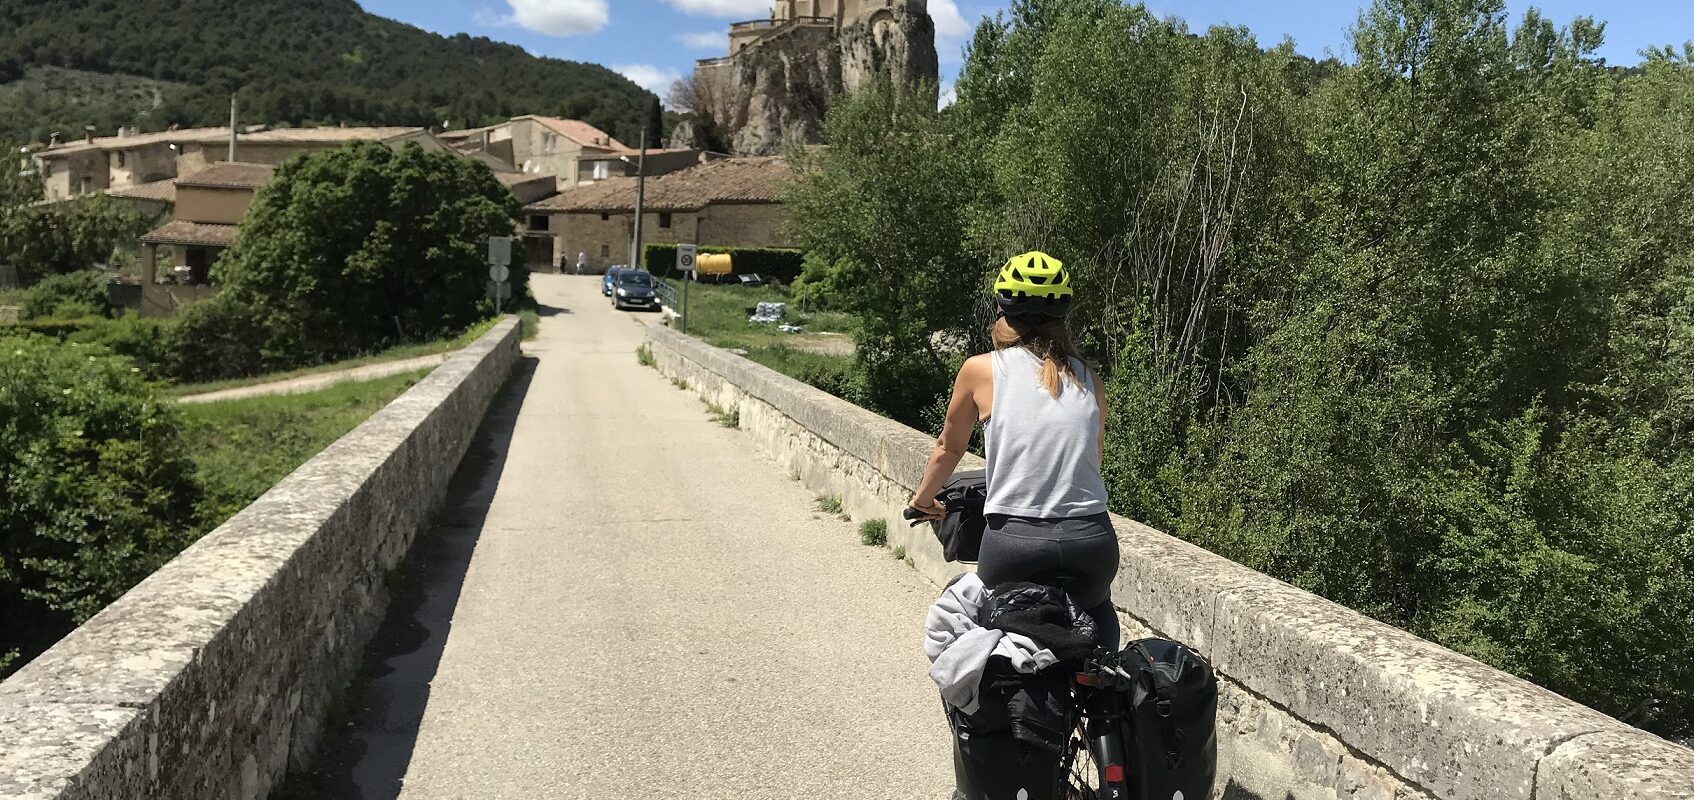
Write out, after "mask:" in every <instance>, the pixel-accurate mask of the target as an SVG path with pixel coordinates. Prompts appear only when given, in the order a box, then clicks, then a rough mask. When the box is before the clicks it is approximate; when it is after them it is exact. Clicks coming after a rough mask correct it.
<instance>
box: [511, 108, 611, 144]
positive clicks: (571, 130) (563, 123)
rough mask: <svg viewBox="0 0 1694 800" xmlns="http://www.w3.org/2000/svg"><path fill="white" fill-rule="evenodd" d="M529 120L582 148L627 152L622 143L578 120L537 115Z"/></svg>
mask: <svg viewBox="0 0 1694 800" xmlns="http://www.w3.org/2000/svg"><path fill="white" fill-rule="evenodd" d="M530 119H533V120H535V121H536V122H539V123H541V124H542V125H545V126H547V127H548V128H550V129H552V130H553V132H554V133H557V134H559V135H560V136H563V137H565V138H566V139H569V140H571V141H573V142H576V143H577V144H580V145H582V146H583V147H593V148H598V149H600V150H628V149H629V147H628V146H626V145H625V144H624V143H623V142H620V141H618V140H616V139H613V138H612V135H611V134H609V133H607V132H605V131H603V130H600V129H599V128H596V127H594V126H593V125H590V124H588V123H586V122H583V121H582V120H579V119H560V118H558V117H543V116H541V115H539V114H534V115H531V116H530Z"/></svg>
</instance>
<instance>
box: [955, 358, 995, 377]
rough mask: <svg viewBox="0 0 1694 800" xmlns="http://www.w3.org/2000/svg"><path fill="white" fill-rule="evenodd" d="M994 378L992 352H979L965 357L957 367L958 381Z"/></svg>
mask: <svg viewBox="0 0 1694 800" xmlns="http://www.w3.org/2000/svg"><path fill="white" fill-rule="evenodd" d="M993 379H994V354H993V353H981V354H979V355H974V356H971V357H970V358H967V359H965V363H964V365H962V366H960V367H959V382H961V383H972V384H974V383H979V382H982V381H990V380H993Z"/></svg>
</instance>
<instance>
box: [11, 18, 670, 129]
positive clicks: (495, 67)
mask: <svg viewBox="0 0 1694 800" xmlns="http://www.w3.org/2000/svg"><path fill="white" fill-rule="evenodd" d="M42 66H50V67H65V68H69V69H75V70H85V71H88V72H92V73H115V74H118V75H124V76H134V77H139V78H147V79H152V80H156V81H161V82H166V83H169V84H184V85H186V86H187V87H188V88H187V89H186V90H185V91H167V92H164V93H162V97H161V98H160V104H159V105H158V107H157V108H154V109H152V110H150V111H144V112H142V113H139V114H138V113H137V110H136V109H137V108H138V107H137V104H136V103H135V102H134V100H135V98H134V97H133V96H132V95H133V93H124V92H119V93H115V94H113V95H112V104H111V105H110V106H104V105H99V104H93V105H91V104H90V103H89V102H87V99H88V95H89V94H90V93H91V92H89V91H88V90H87V88H86V87H83V88H77V87H71V88H67V87H65V86H63V85H62V84H63V83H64V79H65V78H66V77H67V76H66V74H65V73H57V74H54V75H53V77H55V78H57V79H58V82H59V83H60V84H61V85H60V86H58V87H57V88H54V87H51V86H48V85H45V84H44V82H43V74H42V71H41V70H39V69H32V68H37V67H42ZM235 90H239V91H240V96H241V99H242V107H243V117H244V118H245V119H247V120H249V121H253V122H267V123H270V122H286V123H295V124H309V123H328V124H334V123H339V122H347V123H351V124H358V123H369V124H379V123H380V124H387V125H438V124H440V123H441V122H443V121H447V120H450V121H451V122H452V124H453V125H454V126H455V127H465V126H468V125H476V124H484V123H487V122H491V121H493V120H495V119H499V118H504V117H509V116H515V115H518V114H528V113H543V114H550V115H556V116H563V117H571V118H576V119H582V120H586V121H588V122H591V123H593V124H595V125H598V126H600V127H602V128H605V129H606V130H608V131H610V132H612V133H613V135H616V136H630V137H631V138H633V135H634V132H635V131H636V130H638V126H639V125H640V124H641V122H642V119H643V115H644V114H645V113H646V112H647V109H648V106H649V105H650V103H651V102H652V100H651V97H652V96H651V95H650V94H648V93H647V92H646V91H645V90H643V89H641V88H640V87H639V86H636V85H635V84H634V83H631V82H630V81H628V80H627V79H625V78H624V77H622V76H620V75H618V74H617V73H614V72H612V71H610V70H608V69H606V68H604V67H601V66H598V65H594V64H581V63H577V62H571V61H559V60H556V59H546V58H536V57H534V56H531V55H529V54H528V53H526V52H524V51H523V50H522V49H521V48H518V47H515V46H513V45H508V44H500V43H497V42H494V41H491V40H489V39H484V38H472V37H470V36H466V35H464V34H460V35H457V36H453V37H442V36H438V35H436V34H433V33H429V32H427V31H423V30H420V29H418V28H414V27H411V26H409V25H404V24H401V23H399V22H395V21H393V20H389V19H384V18H381V17H377V16H373V15H371V14H367V13H365V12H364V11H363V10H362V9H360V8H359V5H358V4H357V3H356V2H354V1H353V0H241V2H228V0H64V1H63V2H55V3H41V2H32V0H0V141H19V140H33V139H40V138H42V137H44V136H45V135H46V134H47V133H49V132H50V131H55V130H58V131H64V132H66V134H67V135H71V136H75V135H80V132H81V130H82V126H83V125H85V124H90V123H93V124H97V125H100V126H101V128H102V131H103V132H105V133H110V131H106V130H105V129H106V128H115V127H116V126H117V125H118V124H123V123H125V122H127V123H129V124H135V125H138V126H140V127H142V128H161V127H164V126H166V125H169V124H171V123H180V124H183V125H200V124H208V125H216V124H222V123H224V122H225V121H227V119H228V115H229V93H230V92H231V91H235ZM77 95H81V97H78V96H77Z"/></svg>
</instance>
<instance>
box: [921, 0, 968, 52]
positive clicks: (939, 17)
mask: <svg viewBox="0 0 1694 800" xmlns="http://www.w3.org/2000/svg"><path fill="white" fill-rule="evenodd" d="M929 16H930V19H933V20H935V38H937V39H946V40H948V41H951V42H955V43H956V42H961V41H964V39H965V37H967V36H969V35H971V30H972V28H971V25H970V23H968V22H965V18H964V15H962V14H960V13H959V4H958V3H955V2H953V0H929Z"/></svg>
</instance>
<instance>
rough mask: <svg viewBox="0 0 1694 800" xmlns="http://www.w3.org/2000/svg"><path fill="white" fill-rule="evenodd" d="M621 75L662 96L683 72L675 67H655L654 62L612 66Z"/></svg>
mask: <svg viewBox="0 0 1694 800" xmlns="http://www.w3.org/2000/svg"><path fill="white" fill-rule="evenodd" d="M612 69H613V70H616V71H617V73H618V74H619V75H622V76H624V77H625V78H628V79H630V80H632V81H635V82H636V84H638V85H639V86H640V87H641V88H643V89H646V90H647V91H649V92H652V93H653V94H656V95H658V96H660V97H664V96H665V90H667V89H669V88H671V84H673V83H676V82H677V79H679V78H681V77H682V73H680V72H677V71H676V70H674V69H664V68H662V67H655V66H653V65H652V64H622V65H619V66H616V67H612Z"/></svg>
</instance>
